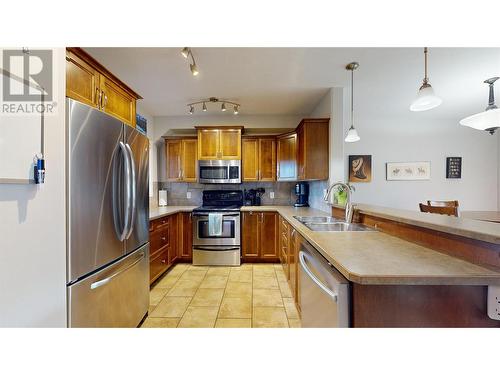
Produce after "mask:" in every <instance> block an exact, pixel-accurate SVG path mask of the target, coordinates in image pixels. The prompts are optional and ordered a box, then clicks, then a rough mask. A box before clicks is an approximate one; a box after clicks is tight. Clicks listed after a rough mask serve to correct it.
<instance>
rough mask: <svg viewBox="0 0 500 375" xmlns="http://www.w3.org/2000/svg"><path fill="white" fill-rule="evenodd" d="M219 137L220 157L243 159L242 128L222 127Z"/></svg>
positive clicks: (224, 158)
mask: <svg viewBox="0 0 500 375" xmlns="http://www.w3.org/2000/svg"><path fill="white" fill-rule="evenodd" d="M219 137H220V141H219V145H220V149H219V155H220V159H223V160H236V159H241V129H221V130H219Z"/></svg>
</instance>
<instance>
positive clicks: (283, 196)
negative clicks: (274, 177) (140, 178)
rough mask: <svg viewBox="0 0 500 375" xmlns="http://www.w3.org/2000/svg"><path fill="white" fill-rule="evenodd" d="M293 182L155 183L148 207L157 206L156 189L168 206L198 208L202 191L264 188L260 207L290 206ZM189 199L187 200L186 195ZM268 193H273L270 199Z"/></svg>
mask: <svg viewBox="0 0 500 375" xmlns="http://www.w3.org/2000/svg"><path fill="white" fill-rule="evenodd" d="M294 187H295V182H279V183H278V182H243V183H241V184H220V185H216V184H198V183H183V182H156V183H154V184H153V196H152V197H151V198H150V205H151V206H153V207H154V206H157V205H158V189H166V190H167V201H168V205H169V206H199V205H201V203H202V192H203V190H244V189H247V190H249V189H256V188H264V189H265V193H264V195H263V196H262V205H278V206H282V205H285V206H287V205H292V204H293V203H294V202H295V200H296V199H297V197H296V196H295V193H294ZM188 192H190V193H191V198H187V193H188ZM270 192H274V199H271V197H270Z"/></svg>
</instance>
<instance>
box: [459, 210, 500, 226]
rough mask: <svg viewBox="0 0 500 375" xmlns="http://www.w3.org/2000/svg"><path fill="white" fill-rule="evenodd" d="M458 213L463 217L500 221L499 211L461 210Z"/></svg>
mask: <svg viewBox="0 0 500 375" xmlns="http://www.w3.org/2000/svg"><path fill="white" fill-rule="evenodd" d="M460 214H461V217H462V218H464V219H472V220H481V221H491V222H493V223H500V211H462V212H461V213H460Z"/></svg>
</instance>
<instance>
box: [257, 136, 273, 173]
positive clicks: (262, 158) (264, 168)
mask: <svg viewBox="0 0 500 375" xmlns="http://www.w3.org/2000/svg"><path fill="white" fill-rule="evenodd" d="M259 180H260V181H275V180H276V139H274V138H261V139H259Z"/></svg>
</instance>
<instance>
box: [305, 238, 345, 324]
mask: <svg viewBox="0 0 500 375" xmlns="http://www.w3.org/2000/svg"><path fill="white" fill-rule="evenodd" d="M299 277H300V284H299V285H300V291H299V299H300V301H299V302H300V308H301V312H302V314H301V315H302V327H303V328H330V327H332V328H333V327H339V328H342V327H344V328H347V327H349V281H348V280H347V279H345V278H344V277H343V276H342V275H341V274H340V272H339V271H337V270H336V269H335V268H334V267H333V266H332V265H331V264H330V263H329V262H328V261H327V260H326V259H325V258H324V257H323V256H322V255H321V254H320V253H319V252H318V251H317V250H316V249H314V248H313V247H312V246H311V245H310V244H309V243H308V242H307V241H302V243H301V244H300V251H299Z"/></svg>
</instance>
